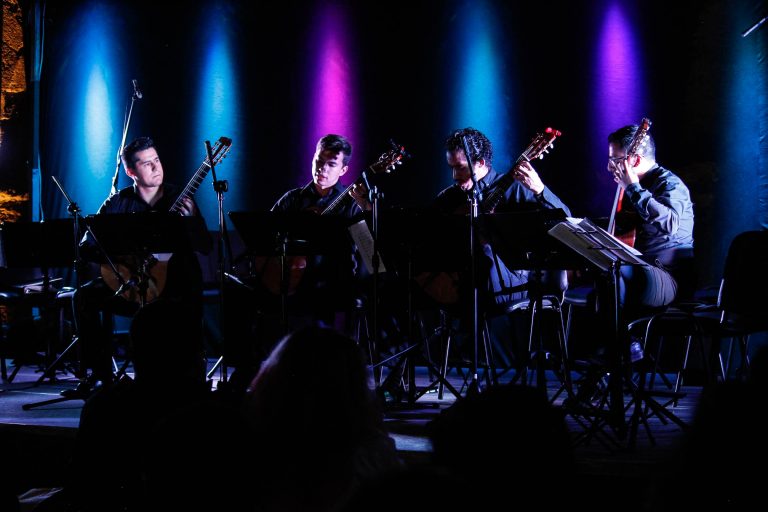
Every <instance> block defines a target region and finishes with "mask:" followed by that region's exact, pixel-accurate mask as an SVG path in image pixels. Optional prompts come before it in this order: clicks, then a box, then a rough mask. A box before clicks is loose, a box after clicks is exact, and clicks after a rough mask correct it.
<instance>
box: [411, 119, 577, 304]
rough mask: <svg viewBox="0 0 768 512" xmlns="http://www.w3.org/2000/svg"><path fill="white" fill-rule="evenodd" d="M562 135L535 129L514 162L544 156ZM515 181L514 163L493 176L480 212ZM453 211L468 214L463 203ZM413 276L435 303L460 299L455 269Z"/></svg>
mask: <svg viewBox="0 0 768 512" xmlns="http://www.w3.org/2000/svg"><path fill="white" fill-rule="evenodd" d="M561 135H562V132H560V131H559V130H555V129H554V128H551V127H548V128H547V129H546V130H544V132H542V133H537V134H536V135H535V136H534V137H533V139H531V142H530V144H528V147H527V148H525V151H523V152H522V153H521V154H520V156H519V157H518V158H517V160H516V161H515V165H517V164H518V163H520V162H523V161H525V162H530V161H531V160H536V159H539V160H541V159H543V158H544V155H545V154H547V153H549V150H550V149H551V148H553V147H554V142H555V139H556V138H557V137H559V136H561ZM514 181H515V172H514V166H513V169H511V170H510V171H508V172H506V173H505V174H504V175H502V176H501V177H500V178H499V179H497V180H496V182H495V183H494V184H493V189H492V190H491V191H490V192H488V193H487V194H486V196H485V197H483V200H482V201H481V202H480V204H479V209H480V212H481V213H494V211H495V210H496V208H497V207H498V206H499V204H501V202H502V201H503V200H504V198H505V197H506V192H507V190H509V187H511V186H512V183H514ZM456 213H463V214H467V213H468V208H467V207H466V206H464V205H463V206H462V207H460V209H459V211H457V212H456ZM414 280H415V281H416V283H417V284H418V285H419V286H420V287H421V288H422V290H424V292H425V293H426V294H427V295H428V296H429V297H431V298H432V299H433V300H434V301H435V302H437V303H438V304H441V305H445V306H449V305H453V304H456V303H458V302H459V273H458V272H424V273H421V274H419V275H418V276H416V277H415V278H414Z"/></svg>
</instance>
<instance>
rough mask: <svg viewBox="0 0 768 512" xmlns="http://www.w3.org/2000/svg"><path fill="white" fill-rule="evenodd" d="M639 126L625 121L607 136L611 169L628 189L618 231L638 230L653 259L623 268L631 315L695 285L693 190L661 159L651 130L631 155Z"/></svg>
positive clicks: (639, 242) (638, 243)
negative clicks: (633, 310)
mask: <svg viewBox="0 0 768 512" xmlns="http://www.w3.org/2000/svg"><path fill="white" fill-rule="evenodd" d="M638 129H639V126H637V125H630V126H624V127H622V128H619V129H618V130H616V131H615V132H613V133H611V134H610V135H609V136H608V172H610V173H611V175H612V176H613V179H614V181H615V182H616V183H617V184H618V185H619V186H621V187H623V188H624V197H623V199H622V205H621V210H620V211H619V213H618V214H617V215H616V227H617V233H621V232H622V231H626V230H627V229H633V230H634V231H635V243H634V247H635V248H636V249H637V250H638V251H640V252H641V253H643V256H642V257H643V259H644V260H646V261H647V262H648V263H650V264H651V265H649V266H648V267H633V266H623V267H622V268H621V271H622V278H623V279H622V281H623V282H622V283H621V284H622V287H621V289H620V299H621V300H622V301H623V304H624V305H625V306H626V308H629V311H630V315H631V314H632V311H631V309H632V308H642V307H644V306H647V307H659V306H666V305H668V304H669V303H671V302H672V301H673V300H674V299H675V298H676V297H677V298H686V297H689V296H690V295H691V294H692V292H693V288H694V287H695V277H694V275H693V269H694V266H693V261H692V258H693V203H692V202H691V194H690V192H689V191H688V187H687V186H686V185H685V183H683V181H682V180H681V179H680V178H679V177H678V176H677V175H675V174H674V173H672V172H671V171H669V170H668V169H665V168H664V167H662V166H660V165H659V164H658V163H657V162H656V144H655V142H654V140H653V137H652V136H651V135H650V133H646V134H645V139H644V140H643V141H641V143H640V145H639V149H638V150H637V152H636V153H635V154H632V155H629V156H627V149H628V148H629V147H630V144H631V143H632V141H633V138H634V136H635V134H636V133H637V131H638ZM667 271H668V272H667ZM626 308H625V309H626Z"/></svg>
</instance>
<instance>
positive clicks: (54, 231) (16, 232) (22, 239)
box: [0, 219, 75, 382]
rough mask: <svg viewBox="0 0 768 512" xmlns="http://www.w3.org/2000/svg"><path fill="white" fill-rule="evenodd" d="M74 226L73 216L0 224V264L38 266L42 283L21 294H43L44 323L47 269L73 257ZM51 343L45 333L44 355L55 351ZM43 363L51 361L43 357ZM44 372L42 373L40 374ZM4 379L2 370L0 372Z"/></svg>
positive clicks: (65, 264) (48, 283)
mask: <svg viewBox="0 0 768 512" xmlns="http://www.w3.org/2000/svg"><path fill="white" fill-rule="evenodd" d="M73 229H74V225H73V221H72V219H52V220H47V221H44V222H14V223H7V224H3V225H2V226H0V267H1V268H10V269H19V268H39V269H40V273H41V274H42V276H41V279H42V281H41V283H40V285H39V290H38V289H37V288H35V291H34V292H31V291H30V290H31V289H32V288H26V289H22V293H23V294H24V296H29V297H33V296H34V297H42V299H43V301H42V304H41V305H42V308H43V311H44V312H45V314H44V318H46V323H47V319H48V306H50V302H49V300H50V299H51V296H50V292H51V291H52V288H51V282H52V279H51V276H50V269H51V268H56V267H68V266H70V265H72V263H73V262H74V260H75V251H74V248H73V245H72V232H73ZM54 289H55V288H54ZM54 350H55V348H54V346H53V342H52V340H51V339H50V336H47V350H46V357H51V356H52V354H54ZM45 364H46V365H48V364H50V361H49V360H46V363H45ZM19 369H20V366H16V368H15V369H14V371H13V373H12V374H11V375H10V378H9V379H8V380H9V382H11V381H13V379H14V377H15V376H16V374H17V373H18V371H19ZM45 375H47V372H45V373H43V376H45ZM3 378H4V379H5V373H3Z"/></svg>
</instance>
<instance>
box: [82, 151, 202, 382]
mask: <svg viewBox="0 0 768 512" xmlns="http://www.w3.org/2000/svg"><path fill="white" fill-rule="evenodd" d="M121 159H122V162H123V168H124V169H125V173H126V174H127V175H128V177H129V178H131V180H132V181H133V184H132V185H131V186H128V187H126V188H123V189H121V190H120V191H118V192H117V193H116V194H114V195H111V196H109V197H108V198H107V199H106V200H105V201H104V202H103V203H102V205H101V207H100V208H99V210H98V211H97V215H109V214H119V213H141V212H164V213H167V212H168V211H169V209H170V207H171V206H172V205H173V204H174V201H175V200H176V198H177V197H178V196H179V194H180V192H181V189H180V188H179V187H175V186H174V185H171V184H168V183H165V182H164V172H163V164H162V163H161V161H160V157H159V155H158V152H157V149H156V147H155V144H154V142H153V141H152V139H150V138H149V137H139V138H137V139H135V140H134V141H132V142H130V143H129V144H128V145H126V146H125V147H124V149H123V151H122V153H121ZM182 202H183V204H182V206H181V208H180V209H179V213H181V215H184V216H191V215H199V210H198V208H197V206H196V205H195V203H194V200H192V199H191V198H185V199H184V200H183V201H182ZM95 235H96V236H97V237H98V236H99V233H95ZM80 247H81V255H82V257H83V259H85V260H86V261H103V256H102V255H101V254H99V250H98V247H97V245H96V244H95V242H94V240H93V239H92V238H91V236H90V234H86V235H85V236H84V237H83V240H82V241H81V243H80ZM109 256H110V257H113V259H114V260H115V263H116V264H117V265H118V266H119V267H122V263H121V260H120V258H119V256H120V255H109ZM159 268H161V267H158V269H159ZM107 272H108V273H109V272H112V271H111V270H108V271H107ZM150 273H152V269H150ZM107 277H108V276H107V275H106V274H105V278H107ZM164 277H165V285H164V286H163V287H162V290H159V297H160V299H162V300H170V301H174V302H181V303H183V305H184V306H185V307H187V308H189V313H190V316H189V318H195V319H200V318H202V289H203V279H202V271H201V268H200V263H199V261H198V259H197V256H196V254H195V253H194V252H193V251H189V252H184V251H181V252H178V253H174V254H173V255H172V256H171V257H170V259H169V260H168V261H167V275H166V276H164ZM105 278H102V277H97V278H95V279H93V280H91V281H89V282H88V283H86V284H85V285H83V286H82V287H81V288H80V290H79V291H78V292H77V296H76V306H77V307H78V308H79V316H80V324H79V329H78V334H79V338H80V340H81V343H82V346H83V354H84V359H85V364H86V366H88V367H90V368H91V369H92V373H91V375H90V376H89V378H88V379H87V381H86V382H84V383H82V385H81V386H80V387H79V388H78V392H81V391H83V390H85V391H86V392H89V391H90V388H92V387H93V386H94V385H96V384H97V383H103V384H107V383H110V382H111V380H112V377H113V374H112V347H111V335H112V328H111V321H110V320H111V314H112V313H115V314H119V315H122V316H133V315H134V314H135V313H136V312H137V311H138V310H139V303H138V302H136V301H132V300H126V298H124V296H120V295H117V296H116V290H114V289H112V288H110V286H108V285H107V283H106V282H105ZM126 295H127V294H126ZM200 327H201V329H202V325H201V326H200ZM200 334H201V335H202V331H200ZM132 341H133V342H134V343H135V342H136V341H137V340H132ZM189 347H190V349H192V350H197V349H200V350H202V338H201V339H200V343H199V344H196V343H195V342H193V340H190V343H189ZM150 350H151V349H150ZM202 376H203V377H204V374H203V375H202Z"/></svg>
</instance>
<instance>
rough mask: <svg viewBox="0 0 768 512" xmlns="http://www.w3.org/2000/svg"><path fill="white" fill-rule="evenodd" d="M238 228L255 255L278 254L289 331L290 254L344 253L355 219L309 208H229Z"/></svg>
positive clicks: (285, 324) (282, 303)
mask: <svg viewBox="0 0 768 512" xmlns="http://www.w3.org/2000/svg"><path fill="white" fill-rule="evenodd" d="M229 217H230V219H232V223H233V224H234V226H235V229H236V230H237V232H238V233H239V234H240V237H241V238H242V240H243V243H244V244H245V247H246V250H247V251H248V252H249V253H250V254H252V255H253V256H265V257H274V258H278V261H279V265H280V271H279V276H278V281H279V295H280V311H281V321H282V324H283V328H284V329H285V331H286V332H287V331H288V295H289V284H290V282H289V271H290V269H289V267H288V264H287V259H288V258H289V257H291V256H321V255H322V256H329V255H340V254H345V253H346V252H347V251H348V250H349V248H350V247H351V241H350V236H349V232H348V231H347V228H348V226H349V225H350V224H352V223H353V220H351V219H347V218H345V217H340V216H338V215H317V214H315V213H312V212H307V211H297V212H281V211H242V212H229Z"/></svg>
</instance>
